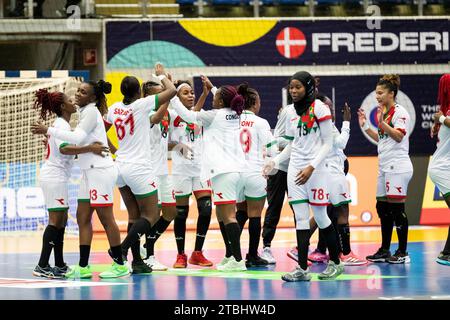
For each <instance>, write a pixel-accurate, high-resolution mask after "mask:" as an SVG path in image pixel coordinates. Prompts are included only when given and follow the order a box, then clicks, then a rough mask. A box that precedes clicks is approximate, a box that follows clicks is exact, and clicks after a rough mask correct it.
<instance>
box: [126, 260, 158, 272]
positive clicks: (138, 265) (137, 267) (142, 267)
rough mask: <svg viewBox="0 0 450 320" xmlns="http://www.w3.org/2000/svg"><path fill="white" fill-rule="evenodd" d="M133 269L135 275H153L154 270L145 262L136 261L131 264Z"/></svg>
mask: <svg viewBox="0 0 450 320" xmlns="http://www.w3.org/2000/svg"><path fill="white" fill-rule="evenodd" d="M131 268H132V269H133V274H146V273H152V271H153V270H152V268H151V267H150V266H149V265H148V264H146V263H145V262H144V261H142V260H139V261H134V260H133V262H132V263H131Z"/></svg>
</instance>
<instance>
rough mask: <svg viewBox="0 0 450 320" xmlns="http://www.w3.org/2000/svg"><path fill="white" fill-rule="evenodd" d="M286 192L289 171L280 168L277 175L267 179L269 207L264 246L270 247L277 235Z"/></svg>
mask: <svg viewBox="0 0 450 320" xmlns="http://www.w3.org/2000/svg"><path fill="white" fill-rule="evenodd" d="M286 192H287V172H284V171H281V170H278V172H277V173H276V174H275V175H273V176H270V177H269V179H268V181H267V203H268V208H267V211H266V216H265V217H264V225H263V231H262V238H263V244H264V247H270V244H271V242H272V240H273V237H274V236H275V231H276V229H277V225H278V222H279V221H280V215H281V209H282V208H283V202H284V196H285V194H286Z"/></svg>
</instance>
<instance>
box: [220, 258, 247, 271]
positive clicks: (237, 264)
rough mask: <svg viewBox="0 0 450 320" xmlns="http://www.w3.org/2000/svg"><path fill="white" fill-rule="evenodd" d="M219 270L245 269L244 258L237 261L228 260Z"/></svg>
mask: <svg viewBox="0 0 450 320" xmlns="http://www.w3.org/2000/svg"><path fill="white" fill-rule="evenodd" d="M220 271H224V272H239V271H247V267H246V266H245V260H244V259H242V260H241V261H239V262H237V261H236V260H235V259H233V260H230V261H228V263H227V264H226V265H224V266H223V267H222V268H221V269H220Z"/></svg>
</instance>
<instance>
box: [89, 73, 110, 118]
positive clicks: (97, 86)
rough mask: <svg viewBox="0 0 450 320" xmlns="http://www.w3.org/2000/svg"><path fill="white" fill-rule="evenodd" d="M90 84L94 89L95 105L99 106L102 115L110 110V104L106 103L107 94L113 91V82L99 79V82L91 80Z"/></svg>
mask: <svg viewBox="0 0 450 320" xmlns="http://www.w3.org/2000/svg"><path fill="white" fill-rule="evenodd" d="M89 84H90V85H91V86H92V88H93V89H94V95H95V106H96V107H97V108H98V110H99V111H100V113H101V115H104V114H106V113H107V112H108V105H107V104H106V96H105V94H108V93H111V90H112V85H111V83H109V82H106V81H104V80H99V81H97V82H94V81H89Z"/></svg>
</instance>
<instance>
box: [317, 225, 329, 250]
mask: <svg viewBox="0 0 450 320" xmlns="http://www.w3.org/2000/svg"><path fill="white" fill-rule="evenodd" d="M318 229H319V242H318V243H317V251H319V252H320V253H323V254H326V253H327V239H326V238H325V235H324V234H323V231H322V229H320V228H318Z"/></svg>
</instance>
